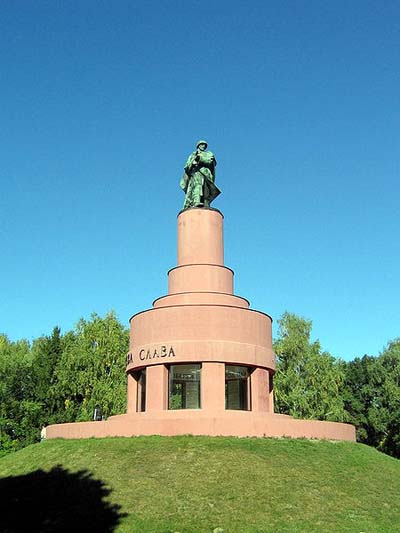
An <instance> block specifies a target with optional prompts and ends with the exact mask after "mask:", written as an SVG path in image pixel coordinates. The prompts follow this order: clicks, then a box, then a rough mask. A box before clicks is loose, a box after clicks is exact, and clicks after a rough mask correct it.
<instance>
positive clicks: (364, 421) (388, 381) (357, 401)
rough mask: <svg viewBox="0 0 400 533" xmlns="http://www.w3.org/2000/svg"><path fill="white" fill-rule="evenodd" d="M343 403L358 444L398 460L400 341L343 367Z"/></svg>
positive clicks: (399, 432)
mask: <svg viewBox="0 0 400 533" xmlns="http://www.w3.org/2000/svg"><path fill="white" fill-rule="evenodd" d="M344 400H345V406H346V410H347V411H348V412H349V415H350V420H351V422H352V423H353V424H355V425H356V427H357V437H358V440H360V441H361V442H365V443H366V444H369V445H371V446H375V447H377V448H378V449H380V450H382V451H384V452H385V453H388V454H390V455H393V456H394V457H400V339H396V340H394V341H392V342H390V343H389V344H388V346H387V348H386V349H385V350H384V351H383V352H382V353H381V354H380V355H379V357H370V356H368V355H365V356H364V357H363V358H361V359H359V358H356V359H355V360H354V361H351V362H349V363H347V365H346V386H345V390H344Z"/></svg>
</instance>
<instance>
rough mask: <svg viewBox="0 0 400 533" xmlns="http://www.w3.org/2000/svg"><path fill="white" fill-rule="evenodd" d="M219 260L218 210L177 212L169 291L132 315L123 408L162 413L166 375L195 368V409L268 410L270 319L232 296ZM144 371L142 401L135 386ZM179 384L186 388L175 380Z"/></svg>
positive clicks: (166, 403)
mask: <svg viewBox="0 0 400 533" xmlns="http://www.w3.org/2000/svg"><path fill="white" fill-rule="evenodd" d="M223 257H224V250H223V216H222V213H220V212H219V211H218V210H216V209H203V208H194V209H188V210H186V211H183V212H181V213H180V214H179V216H178V265H177V267H175V268H173V269H171V270H170V271H169V272H168V295H166V296H163V297H161V298H158V299H157V300H155V302H154V304H153V308H152V309H149V310H147V311H143V312H141V313H138V314H137V315H135V316H133V317H132V318H131V340H130V352H129V354H128V365H127V372H128V374H129V375H130V376H132V378H131V379H130V382H129V383H130V385H129V386H130V388H131V391H130V394H129V398H131V400H129V401H130V405H128V412H133V411H134V410H137V411H144V412H145V413H146V415H150V414H151V412H153V411H154V412H156V411H157V416H158V417H159V416H163V415H162V412H164V413H165V416H167V417H168V413H169V412H170V410H169V407H171V406H174V404H173V402H172V403H171V394H172V392H171V390H172V389H171V387H174V386H175V388H176V385H174V384H173V383H172V381H171V379H172V377H173V375H176V374H177V373H178V375H181V373H180V369H182V372H183V371H186V372H187V371H188V370H187V369H188V368H194V367H195V368H196V372H197V373H198V375H199V376H200V377H199V380H200V385H199V387H200V388H199V389H196V390H198V394H199V398H198V407H199V408H198V409H197V410H196V411H194V413H199V415H200V414H201V416H204V415H206V414H207V416H213V414H215V413H217V412H224V411H225V410H226V409H230V408H232V405H234V406H235V407H233V408H234V409H236V408H239V409H244V410H246V411H249V412H266V413H268V412H271V411H272V394H271V390H270V383H272V380H271V379H270V376H272V374H273V373H274V369H275V356H274V353H273V350H272V332H271V322H272V321H271V318H270V317H269V316H268V315H266V314H265V313H261V312H259V311H253V310H250V309H249V302H248V301H247V300H245V299H244V298H241V297H239V296H236V295H234V294H233V271H232V270H231V269H229V268H227V267H226V266H224V264H223ZM176 365H183V366H181V367H179V368H178V369H177V368H176ZM188 365H189V366H188ZM193 365H194V367H193ZM172 367H174V368H175V370H174V374H171V369H172ZM156 368H157V369H158V370H157V372H156V371H155V370H156ZM145 370H146V378H145V383H146V401H145V405H143V402H142V403H141V402H139V401H138V399H137V397H138V396H139V392H138V391H139V388H138V387H139V386H138V385H137V384H138V380H139V379H142V380H143V377H141V376H142V373H143V372H144V371H145ZM182 375H183V376H184V375H185V374H182ZM178 385H179V383H178ZM179 386H181V387H182V388H185V387H186V388H187V387H188V386H189V385H188V383H186V382H185V380H184V378H182V381H181V385H179ZM190 386H191V387H197V385H196V384H195V383H192V384H191V385H190ZM178 390H180V389H179V388H178ZM226 391H228V392H226ZM227 395H228V396H227ZM134 398H136V400H135V399H134ZM238 406H239V407H238ZM160 412H161V414H160Z"/></svg>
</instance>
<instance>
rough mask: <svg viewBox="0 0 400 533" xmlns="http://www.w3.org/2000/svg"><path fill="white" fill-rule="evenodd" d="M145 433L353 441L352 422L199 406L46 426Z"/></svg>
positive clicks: (79, 432) (54, 433)
mask: <svg viewBox="0 0 400 533" xmlns="http://www.w3.org/2000/svg"><path fill="white" fill-rule="evenodd" d="M142 435H163V436H174V435H207V436H212V437H216V436H225V437H228V436H234V437H289V438H308V439H328V440H345V441H352V442H354V441H355V440H356V438H355V428H354V426H352V425H350V424H343V423H339V422H325V421H320V420H300V419H295V418H292V417H290V416H287V415H278V414H269V413H263V414H261V413H254V412H251V411H221V412H216V413H214V414H213V416H209V414H208V415H206V414H205V413H204V412H202V411H201V410H200V409H184V410H177V411H173V410H171V411H159V412H154V411H153V412H151V413H146V412H144V413H130V414H124V415H117V416H112V417H110V418H109V419H108V420H105V421H102V422H75V423H70V424H56V425H51V426H47V428H46V429H45V438H46V439H56V438H64V439H83V438H89V437H137V436H142Z"/></svg>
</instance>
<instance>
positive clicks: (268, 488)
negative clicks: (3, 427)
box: [0, 436, 400, 533]
mask: <svg viewBox="0 0 400 533" xmlns="http://www.w3.org/2000/svg"><path fill="white" fill-rule="evenodd" d="M56 465H60V468H61V469H60V470H59V471H58V473H57V472H56V475H55V476H54V475H53V477H52V478H51V482H50V486H51V488H50V489H49V491H50V492H47V493H46V495H45V496H43V494H41V493H40V491H41V490H42V489H41V488H38V487H40V486H41V485H40V483H41V482H40V481H38V480H37V479H36V478H32V476H29V473H33V472H37V471H38V470H43V471H45V472H49V471H50V470H51V469H52V468H54V467H55V466H56ZM82 470H87V471H89V472H90V474H91V477H90V479H91V480H99V481H100V482H101V483H100V485H102V484H104V485H105V486H106V487H108V489H109V491H110V492H109V494H106V492H104V491H103V492H104V493H103V494H102V496H101V497H102V498H103V499H102V501H103V502H106V504H108V505H109V506H111V505H114V506H116V507H114V511H115V512H118V513H120V514H121V515H124V516H122V517H121V519H120V521H119V523H118V525H116V527H115V531H118V532H129V533H131V532H152V533H153V532H154V533H156V532H176V531H179V532H180V533H185V532H190V533H193V532H197V531H199V532H200V531H204V532H212V531H213V530H214V529H215V528H222V529H223V531H224V532H225V533H228V532H229V533H230V532H249V533H250V532H274V533H276V532H297V531H305V532H313V531H318V532H329V531H335V532H339V533H341V532H347V531H349V532H350V531H351V532H355V533H360V532H365V533H375V532H376V533H382V532H397V531H400V461H398V460H396V459H393V458H391V457H388V456H386V455H383V454H381V453H379V452H377V451H376V450H374V449H372V448H369V447H367V446H364V445H361V444H353V443H346V442H336V443H334V442H327V441H307V440H290V439H236V438H222V437H221V438H209V437H189V436H184V437H137V438H108V439H87V440H69V441H67V440H52V441H47V442H43V443H41V444H35V445H33V446H29V447H28V448H25V449H23V450H21V451H19V452H16V453H13V454H10V455H8V456H6V457H3V458H2V459H0V477H1V478H5V477H7V479H0V495H1V499H2V503H4V500H6V503H7V508H8V509H14V508H13V507H12V506H13V505H16V506H20V508H25V509H29V506H31V507H33V508H40V509H41V513H42V515H43V520H44V522H43V523H47V524H49V523H51V517H53V518H52V519H54V516H55V515H56V516H57V517H58V518H57V519H58V529H51V527H50V526H46V527H48V529H46V527H45V526H43V527H42V529H38V530H40V531H63V529H62V527H60V524H62V523H63V522H62V521H63V520H64V519H65V514H64V515H63V513H67V514H68V513H69V515H74V516H79V512H81V511H82V510H79V502H81V506H82V507H83V508H84V509H85V508H86V509H88V508H89V507H90V508H91V506H93V508H95V505H96V502H95V501H94V500H95V497H96V495H95V492H96V490H97V489H98V486H96V487H97V488H95V489H93V491H92V493H91V494H92V495H91V498H92V499H91V500H89V501H83V500H84V497H85V494H87V493H89V492H90V490H91V489H90V490H89V489H88V488H87V486H84V485H83V486H82V487H83V489H84V490H83V489H82V497H81V496H80V497H79V498H78V499H79V501H78V502H77V501H73V495H72V494H70V496H68V498H61V500H62V501H59V500H60V498H59V497H58V496H57V497H56V496H54V498H52V497H51V494H55V491H56V490H57V489H56V485H57V479H56V478H57V476H59V477H60V478H63V479H64V481H63V487H64V488H63V490H67V488H68V486H70V488H71V490H70V492H71V493H72V491H73V492H74V494H76V492H77V490H78V491H79V489H75V488H74V489H72V487H73V483H75V482H76V481H77V479H76V477H73V476H72V474H74V473H76V472H78V471H82ZM53 474H54V472H53ZM40 479H41V478H40ZM43 479H47V478H46V477H44V478H43ZM13 480H14V481H15V480H16V482H15V484H14V485H12V483H13ZM86 481H88V476H86ZM89 481H90V480H89ZM77 482H78V483H80V482H81V480H78V481H77ZM10 484H11V485H10ZM89 484H90V483H89ZM48 485H49V482H48V480H47V481H46V487H47V486H48ZM10 486H12V487H13V488H12V490H11V491H10V488H9V487H10ZM15 487H16V488H15ZM13 491H14V492H13ZM15 491H17V496H15ZM10 494H13V495H12V496H10ZM49 494H50V496H49ZM81 498H83V500H82V499H81ZM32 499H33V501H32ZM75 500H76V499H75ZM38 502H39V503H38ZM69 505H70V506H72V508H69V507H68V506H69ZM47 507H49V509H48V508H47ZM9 512H11V511H9ZM13 512H14V511H13ZM96 512H97V511H96ZM52 513H53V514H52ZM57 513H58V514H57ZM46 514H48V515H49V516H47V517H46ZM63 516H64V518H63ZM49 517H50V518H49ZM38 520H39V518H38ZM40 520H42V518H40ZM46 520H47V522H45V521H46ZM88 520H89V519H88ZM110 523H113V521H112V520H111V522H110ZM3 527H4V526H3ZM15 527H16V526H15ZM53 527H55V526H53ZM96 527H97V529H96V528H95V527H94V526H93V529H90V527H87V528H86V529H85V531H97V532H100V531H114V529H113V526H110V527H109V529H106V528H105V526H104V528H103V529H101V528H99V527H98V526H96ZM3 530H4V531H5V530H7V531H13V529H11V528H10V526H9V529H6V528H4V529H2V528H1V515H0V531H3ZM31 530H33V529H32V528H31ZM65 530H66V529H65Z"/></svg>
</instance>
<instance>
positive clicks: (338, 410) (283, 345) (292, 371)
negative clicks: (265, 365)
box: [274, 313, 346, 422]
mask: <svg viewBox="0 0 400 533" xmlns="http://www.w3.org/2000/svg"><path fill="white" fill-rule="evenodd" d="M278 324H279V332H278V338H277V339H276V341H275V342H274V350H275V353H276V356H277V373H276V375H275V379H274V391H275V405H276V410H277V411H278V412H279V413H282V414H289V415H292V416H294V417H297V418H314V419H318V420H331V421H337V422H342V421H344V420H345V418H346V415H345V411H344V406H343V400H342V398H341V394H340V391H341V387H342V383H343V379H344V372H343V368H342V365H341V363H340V362H338V361H337V360H335V359H334V358H333V357H332V356H331V355H330V354H329V353H327V352H321V346H320V344H319V342H318V341H316V342H311V341H310V335H311V327H312V322H311V321H310V320H305V319H304V318H301V317H298V316H296V315H294V314H291V313H284V314H283V315H282V318H281V319H280V320H279V321H278Z"/></svg>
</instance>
